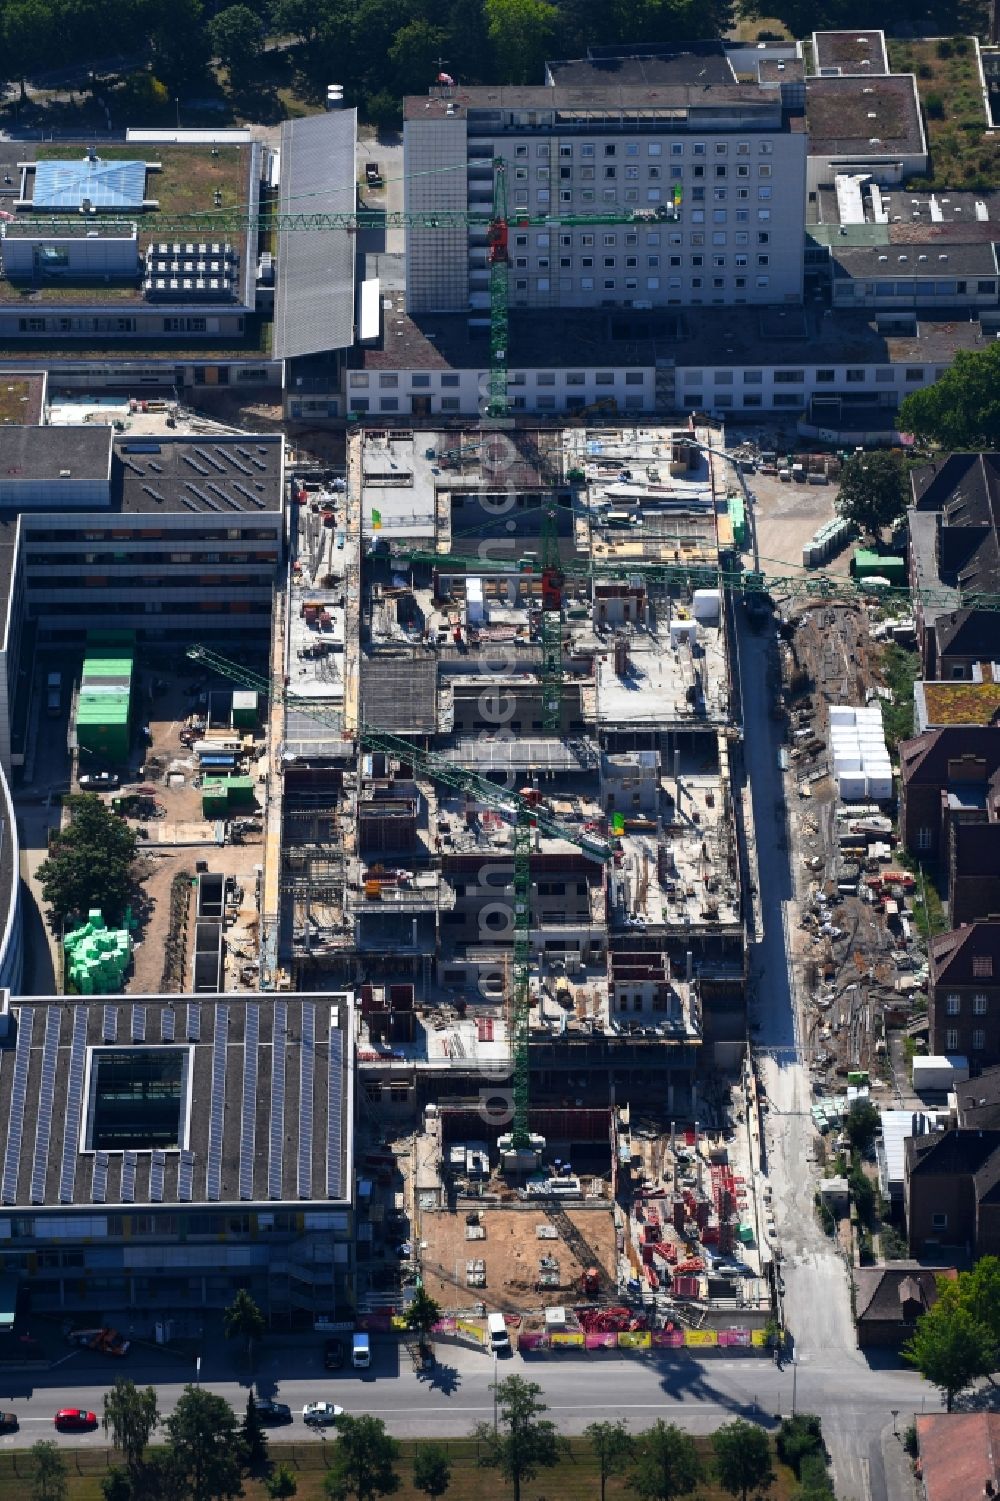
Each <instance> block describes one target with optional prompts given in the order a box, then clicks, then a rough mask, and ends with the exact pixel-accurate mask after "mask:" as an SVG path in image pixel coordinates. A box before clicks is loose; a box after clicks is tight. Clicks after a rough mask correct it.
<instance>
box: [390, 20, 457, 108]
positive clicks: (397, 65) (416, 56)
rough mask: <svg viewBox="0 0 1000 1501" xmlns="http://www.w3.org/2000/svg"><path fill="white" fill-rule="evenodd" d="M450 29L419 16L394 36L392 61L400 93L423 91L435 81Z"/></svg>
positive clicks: (391, 48) (391, 47)
mask: <svg viewBox="0 0 1000 1501" xmlns="http://www.w3.org/2000/svg"><path fill="white" fill-rule="evenodd" d="M447 40H448V35H447V32H446V31H445V30H444V28H443V27H441V26H435V25H433V24H432V23H431V22H430V21H425V20H424V19H423V17H421V16H418V17H416V19H414V20H412V21H408V22H407V24H406V25H405V26H401V27H400V29H399V30H398V31H397V32H396V35H395V36H394V37H393V39H392V45H391V46H390V48H389V61H390V63H391V64H392V68H393V77H394V78H395V81H396V87H397V89H398V90H399V92H400V94H423V93H426V91H427V89H428V88H429V87H430V86H431V84H432V83H434V81H435V79H436V78H437V75H438V73H439V72H440V69H439V68H438V66H437V59H438V58H439V57H443V56H444V48H445V46H446V44H447Z"/></svg>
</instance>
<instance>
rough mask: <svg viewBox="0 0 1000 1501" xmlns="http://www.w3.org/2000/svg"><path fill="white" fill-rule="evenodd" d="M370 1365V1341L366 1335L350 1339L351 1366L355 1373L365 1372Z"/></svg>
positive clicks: (353, 1336) (357, 1335) (354, 1336)
mask: <svg viewBox="0 0 1000 1501" xmlns="http://www.w3.org/2000/svg"><path fill="white" fill-rule="evenodd" d="M371 1363H372V1347H371V1341H370V1340H369V1338H368V1335H367V1334H355V1335H352V1337H351V1365H352V1366H353V1367H354V1369H355V1370H356V1371H367V1369H368V1367H369V1366H370V1365H371Z"/></svg>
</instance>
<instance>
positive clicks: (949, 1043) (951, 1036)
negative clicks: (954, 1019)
mask: <svg viewBox="0 0 1000 1501" xmlns="http://www.w3.org/2000/svg"><path fill="white" fill-rule="evenodd" d="M944 1045H945V1047H946V1048H947V1049H948V1051H949V1053H957V1052H958V1048H959V1041H958V1029H957V1028H956V1027H949V1028H948V1030H947V1032H945V1034H944ZM985 1050H986V1033H985V1032H984V1031H983V1029H982V1027H976V1028H974V1030H973V1033H972V1051H973V1052H974V1053H982V1052H985ZM936 1218H937V1216H936V1215H935V1219H936Z"/></svg>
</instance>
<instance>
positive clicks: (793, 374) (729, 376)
mask: <svg viewBox="0 0 1000 1501" xmlns="http://www.w3.org/2000/svg"><path fill="white" fill-rule="evenodd" d="M897 369H898V367H897V366H894V365H879V366H877V367H876V369H875V380H876V382H877V383H878V384H880V385H888V384H891V383H892V381H894V380H895V376H896V370H897ZM870 373H871V366H870V365H869V366H865V365H857V366H849V367H848V368H847V369H846V370H842V371H838V370H835V369H833V368H832V367H828V368H826V369H820V370H814V371H813V372H812V381H813V383H814V384H816V385H820V386H822V385H831V384H833V383H835V382H838V381H844V380H846V381H847V383H848V384H849V385H861V384H863V383H864V381H866V380H867V379H868V376H869V375H870ZM734 374H736V372H734V371H733V370H704V371H702V370H685V372H684V381H685V384H686V385H689V386H690V385H701V384H702V383H703V381H706V380H710V381H713V382H714V383H715V384H716V385H717V386H729V385H732V383H733V376H734ZM763 378H764V372H763V371H762V370H744V371H743V384H744V385H746V386H759V385H760V383H761V381H762V380H763ZM903 378H904V380H905V381H907V382H908V383H909V384H910V385H916V384H918V383H919V382H921V381H922V380H923V379H924V367H923V366H922V365H907V366H905V367H904V371H903ZM772 379H773V381H774V384H775V385H778V386H780V385H785V386H801V385H804V384H805V383H806V372H805V370H775V371H774V373H773V376H772ZM928 847H929V846H928Z"/></svg>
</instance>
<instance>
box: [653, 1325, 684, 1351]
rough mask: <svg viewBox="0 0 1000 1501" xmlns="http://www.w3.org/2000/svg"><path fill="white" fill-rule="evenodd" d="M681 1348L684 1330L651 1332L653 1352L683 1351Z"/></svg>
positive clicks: (682, 1346)
mask: <svg viewBox="0 0 1000 1501" xmlns="http://www.w3.org/2000/svg"><path fill="white" fill-rule="evenodd" d="M683 1348H684V1330H683V1329H654V1330H653V1349H654V1350H683Z"/></svg>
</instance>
